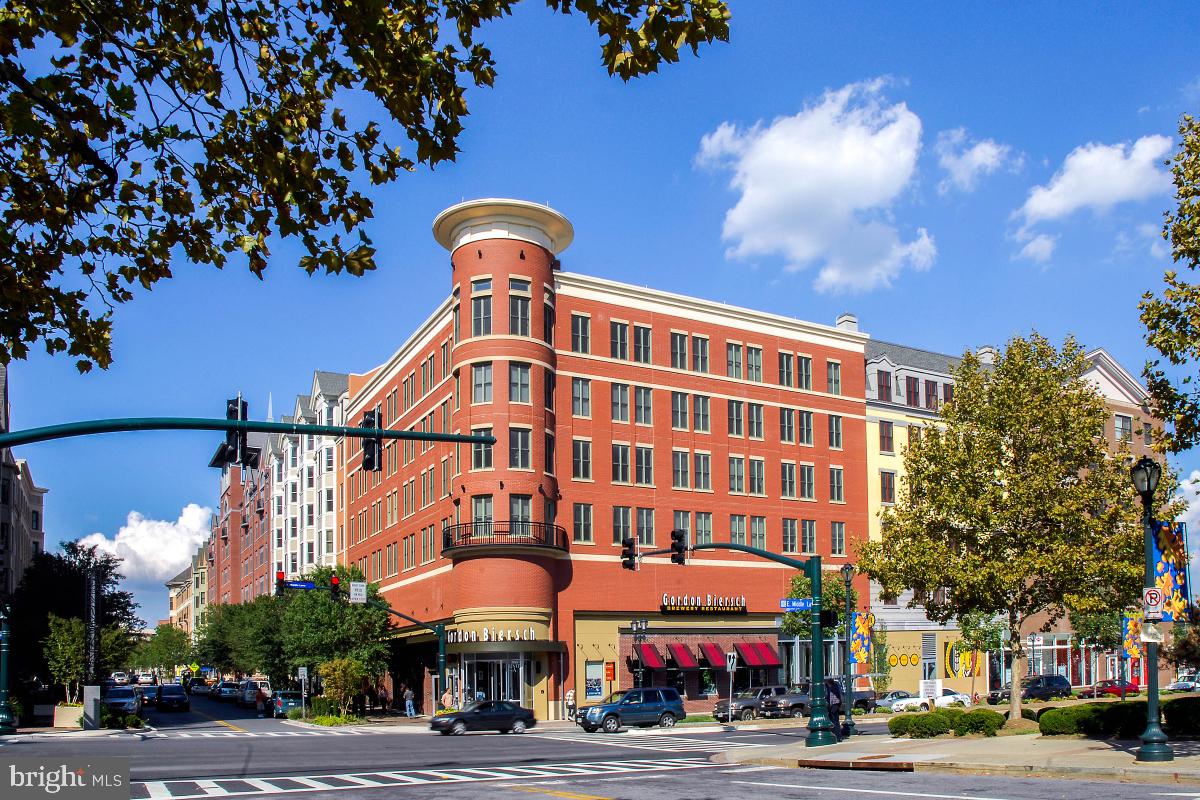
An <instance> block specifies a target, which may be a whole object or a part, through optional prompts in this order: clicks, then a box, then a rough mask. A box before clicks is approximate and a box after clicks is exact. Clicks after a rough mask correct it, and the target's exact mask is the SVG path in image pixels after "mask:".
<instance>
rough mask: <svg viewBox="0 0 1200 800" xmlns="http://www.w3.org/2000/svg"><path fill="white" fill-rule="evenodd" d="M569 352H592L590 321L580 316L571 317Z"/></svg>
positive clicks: (573, 315) (588, 318)
mask: <svg viewBox="0 0 1200 800" xmlns="http://www.w3.org/2000/svg"><path fill="white" fill-rule="evenodd" d="M571 352H572V353H590V352H592V320H591V318H590V317H585V316H582V315H580V314H572V315H571Z"/></svg>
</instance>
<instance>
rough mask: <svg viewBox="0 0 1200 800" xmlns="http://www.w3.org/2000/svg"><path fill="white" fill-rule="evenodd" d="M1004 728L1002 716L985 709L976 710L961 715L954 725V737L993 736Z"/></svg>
mask: <svg viewBox="0 0 1200 800" xmlns="http://www.w3.org/2000/svg"><path fill="white" fill-rule="evenodd" d="M1003 727H1004V715H1003V714H1000V713H997V712H995V711H991V710H989V709H986V708H976V709H973V710H971V711H968V712H967V713H965V714H963V715H962V716H961V717H959V718H958V720H957V721H956V722H955V725H954V734H955V735H956V736H965V735H966V734H968V733H982V734H983V735H984V736H995V735H996V731H998V730H1000V729H1001V728H1003Z"/></svg>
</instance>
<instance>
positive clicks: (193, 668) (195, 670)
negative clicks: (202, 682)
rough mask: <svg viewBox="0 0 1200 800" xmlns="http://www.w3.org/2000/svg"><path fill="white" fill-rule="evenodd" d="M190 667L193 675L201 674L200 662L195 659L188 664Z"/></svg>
mask: <svg viewBox="0 0 1200 800" xmlns="http://www.w3.org/2000/svg"><path fill="white" fill-rule="evenodd" d="M188 669H190V670H191V671H192V674H193V675H199V674H200V665H199V664H197V663H196V662H195V661H193V662H192V663H190V664H188Z"/></svg>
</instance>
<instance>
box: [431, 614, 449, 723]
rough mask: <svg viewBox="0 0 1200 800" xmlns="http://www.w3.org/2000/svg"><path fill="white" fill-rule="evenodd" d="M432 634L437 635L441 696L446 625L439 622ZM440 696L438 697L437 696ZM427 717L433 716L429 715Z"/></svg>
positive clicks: (443, 692)
mask: <svg viewBox="0 0 1200 800" xmlns="http://www.w3.org/2000/svg"><path fill="white" fill-rule="evenodd" d="M433 628H434V633H436V634H437V642H438V689H440V690H441V692H442V694H445V693H446V689H447V688H448V687H447V686H446V623H444V622H439V623H438V624H436V625H434V626H433ZM439 696H440V695H439ZM433 703H434V710H435V711H436V710H437V699H436V698H435V699H434V701H433ZM429 716H433V715H432V714H430V715H429Z"/></svg>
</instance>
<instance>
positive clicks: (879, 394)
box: [875, 369, 892, 403]
mask: <svg viewBox="0 0 1200 800" xmlns="http://www.w3.org/2000/svg"><path fill="white" fill-rule="evenodd" d="M875 397H876V399H878V400H881V401H883V402H884V403H890V402H892V373H890V372H888V371H887V370H885V369H881V370H877V371H876V372H875Z"/></svg>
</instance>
